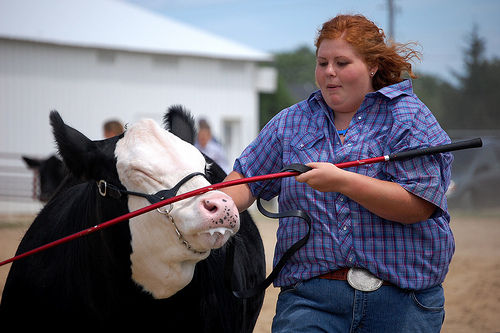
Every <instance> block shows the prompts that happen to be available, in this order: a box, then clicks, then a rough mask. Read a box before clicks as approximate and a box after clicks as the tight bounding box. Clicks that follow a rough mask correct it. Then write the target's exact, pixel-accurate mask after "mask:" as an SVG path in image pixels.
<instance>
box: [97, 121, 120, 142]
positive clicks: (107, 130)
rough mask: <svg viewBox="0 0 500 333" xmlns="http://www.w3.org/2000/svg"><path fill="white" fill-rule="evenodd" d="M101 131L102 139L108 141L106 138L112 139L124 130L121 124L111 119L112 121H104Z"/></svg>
mask: <svg viewBox="0 0 500 333" xmlns="http://www.w3.org/2000/svg"><path fill="white" fill-rule="evenodd" d="M102 130H103V135H104V138H105V139H108V138H112V137H114V136H116V135H120V134H122V133H123V131H124V128H123V124H122V123H121V121H119V120H115V119H112V120H108V121H106V122H105V123H104V124H103V126H102Z"/></svg>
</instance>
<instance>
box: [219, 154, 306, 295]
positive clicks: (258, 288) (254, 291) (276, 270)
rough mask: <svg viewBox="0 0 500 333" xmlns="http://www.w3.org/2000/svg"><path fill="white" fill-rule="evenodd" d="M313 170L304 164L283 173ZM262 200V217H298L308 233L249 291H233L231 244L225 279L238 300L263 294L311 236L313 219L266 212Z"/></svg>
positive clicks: (300, 213) (259, 205)
mask: <svg viewBox="0 0 500 333" xmlns="http://www.w3.org/2000/svg"><path fill="white" fill-rule="evenodd" d="M309 170H311V168H310V167H308V166H306V165H303V164H290V165H287V166H285V167H284V168H283V169H282V170H281V172H284V171H296V172H299V173H303V172H307V171H309ZM260 200H261V198H260V196H259V197H258V198H257V208H258V209H259V211H260V212H261V213H262V215H264V216H266V217H269V218H273V219H277V218H281V217H298V218H301V219H303V220H305V221H306V223H307V227H308V229H307V233H306V235H305V236H304V237H302V238H301V239H299V240H298V241H297V242H295V243H294V244H293V245H292V246H291V247H290V248H289V249H288V250H287V251H286V252H285V253H284V254H283V256H282V257H281V259H280V260H279V261H278V263H277V264H276V266H275V267H274V268H273V270H272V272H271V273H270V274H269V276H268V277H267V278H266V279H265V280H264V281H262V282H261V283H259V284H257V285H256V286H255V287H253V288H251V289H247V290H240V291H233V289H232V279H231V275H232V272H233V265H234V242H231V243H230V244H229V245H228V248H227V250H226V264H225V269H224V279H225V281H226V286H228V287H229V290H231V291H232V292H233V295H235V296H236V297H238V298H250V297H253V296H256V295H258V294H260V293H263V292H264V291H265V290H266V289H267V287H269V285H270V284H271V283H272V282H273V281H274V279H275V278H276V277H277V276H278V274H279V272H280V271H281V270H282V269H283V267H284V266H285V264H286V262H287V261H288V259H290V257H292V256H293V255H294V254H295V252H297V251H298V250H299V249H300V248H301V247H302V246H304V245H305V244H306V243H307V241H308V239H309V235H310V234H311V219H310V217H309V216H308V215H307V214H306V213H304V212H303V211H301V210H291V211H286V212H283V213H272V212H270V211H268V210H266V209H265V208H264V207H263V206H262V203H261V201H260Z"/></svg>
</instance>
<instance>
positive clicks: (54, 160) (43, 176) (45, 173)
mask: <svg viewBox="0 0 500 333" xmlns="http://www.w3.org/2000/svg"><path fill="white" fill-rule="evenodd" d="M22 158H23V161H24V163H26V165H27V166H28V167H29V168H30V169H32V170H33V171H34V172H35V173H36V174H37V177H38V183H39V193H37V199H38V200H40V201H42V202H47V201H49V199H50V197H52V195H53V194H54V193H55V192H56V190H57V188H58V187H59V185H60V184H61V183H62V181H63V180H64V178H65V177H66V176H67V175H68V170H67V169H66V167H65V166H64V163H63V162H62V161H61V159H59V158H58V157H57V156H56V155H51V156H49V157H47V158H43V159H41V158H34V157H30V156H22Z"/></svg>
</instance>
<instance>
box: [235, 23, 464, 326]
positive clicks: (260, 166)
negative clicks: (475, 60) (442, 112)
mask: <svg viewBox="0 0 500 333" xmlns="http://www.w3.org/2000/svg"><path fill="white" fill-rule="evenodd" d="M316 57H317V64H316V73H315V75H316V81H317V84H318V86H319V88H320V89H319V90H318V91H316V92H314V93H313V94H312V95H311V96H310V97H309V98H308V99H307V100H304V101H302V102H299V103H297V104H295V105H293V106H291V107H289V108H287V109H285V110H283V111H282V112H280V113H279V114H278V115H276V116H275V117H274V118H273V119H272V120H271V121H270V122H269V123H268V124H267V125H266V126H265V127H264V129H263V130H262V131H261V133H260V134H259V136H258V137H257V138H256V139H255V140H254V141H253V142H252V143H251V144H250V145H249V146H248V147H247V148H246V149H245V150H244V152H243V153H242V155H241V156H240V157H239V158H238V159H237V160H236V162H235V165H234V171H232V172H231V173H230V174H229V175H228V177H227V180H232V179H237V178H241V177H250V176H254V175H260V174H268V173H274V172H278V171H279V170H280V169H281V168H282V167H283V166H285V165H288V164H291V163H302V164H307V165H308V166H310V167H312V168H313V169H312V170H311V171H308V172H305V173H303V174H301V175H299V176H297V177H295V179H294V178H286V179H281V180H274V181H272V182H271V183H268V184H265V183H262V184H261V183H255V184H250V185H240V186H237V187H232V188H227V189H226V193H228V194H229V195H230V196H232V197H233V199H234V201H235V202H236V204H237V205H238V208H239V209H240V210H244V209H246V208H248V207H249V206H250V205H251V204H252V203H253V202H254V200H255V197H257V196H259V195H260V196H262V197H263V198H264V199H270V198H272V197H274V196H276V195H279V208H280V211H286V210H291V209H301V210H303V211H306V212H307V213H308V214H309V216H310V217H311V219H312V221H313V226H312V231H311V236H310V238H309V241H308V242H307V244H306V245H305V246H304V247H302V248H301V249H300V250H299V251H298V252H297V253H295V255H294V256H293V257H292V258H291V259H290V260H289V261H288V263H287V265H286V266H285V267H284V268H283V270H282V271H281V272H280V274H279V276H278V277H277V279H276V280H275V281H274V285H275V286H277V287H281V293H280V295H279V297H278V302H277V305H276V315H275V317H274V320H273V332H292V331H301V332H315V331H322V332H349V331H352V332H358V331H367V332H439V331H440V328H441V325H442V322H443V320H444V307H443V305H444V293H443V289H442V287H441V283H442V282H443V280H444V278H445V275H446V273H447V271H448V265H449V263H450V260H451V257H452V254H453V251H454V240H453V235H452V233H451V230H450V228H449V220H450V216H449V214H448V212H447V204H446V197H445V192H446V189H447V187H448V184H449V180H450V167H451V161H452V156H451V154H449V153H448V154H439V155H432V156H424V157H419V158H415V159H412V160H407V161H399V162H387V163H378V164H371V165H364V166H358V167H352V168H349V169H339V168H337V167H336V166H335V165H334V164H336V163H340V162H345V161H351V160H358V159H363V158H368V157H375V156H381V155H388V154H390V153H395V152H399V151H405V150H409V149H415V148H424V147H429V146H436V145H441V144H446V143H449V142H450V141H449V137H448V136H447V135H446V133H445V132H444V131H443V130H442V129H441V127H440V126H439V124H438V122H437V121H436V119H435V118H434V116H433V115H432V113H431V112H430V111H429V109H428V108H427V107H426V106H425V105H424V104H423V103H422V102H421V101H420V100H419V99H418V98H417V97H416V96H415V95H414V94H413V91H412V86H411V81H410V80H404V79H403V75H404V74H408V75H409V76H410V77H412V78H414V77H415V76H414V74H413V72H412V69H411V64H410V63H409V61H410V60H411V59H412V58H414V57H418V54H417V53H416V52H415V51H414V50H412V49H411V48H410V47H409V46H408V45H398V44H391V43H386V42H385V36H384V33H383V31H382V30H381V29H379V28H378V27H377V26H376V25H375V24H374V23H373V22H371V21H369V20H368V19H366V18H365V17H364V16H361V15H339V16H337V17H335V18H333V19H332V20H330V21H328V22H326V23H324V24H323V26H322V28H321V29H320V30H319V33H318V37H317V40H316ZM306 229H307V226H306V225H305V224H304V223H303V222H302V221H301V220H300V219H296V218H283V219H281V220H280V223H279V228H278V232H277V244H276V249H275V259H274V261H275V263H276V262H277V260H279V258H280V257H281V255H282V254H283V253H284V252H285V251H286V250H287V249H288V248H289V247H290V246H291V245H292V244H293V243H294V242H296V241H297V240H298V239H300V238H301V237H302V236H303V235H304V234H305V233H306V231H307V230H306ZM350 268H355V269H351V270H350ZM346 280H347V281H346Z"/></svg>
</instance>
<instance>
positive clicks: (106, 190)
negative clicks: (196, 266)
mask: <svg viewBox="0 0 500 333" xmlns="http://www.w3.org/2000/svg"><path fill="white" fill-rule="evenodd" d="M196 176H203V177H204V178H205V179H207V180H208V178H207V176H206V175H205V174H204V173H201V172H193V173H190V174H189V175H187V176H186V177H184V178H182V179H181V180H180V181H179V182H178V183H177V184H176V185H175V186H174V187H172V188H170V189H165V190H161V191H158V192H156V193H154V194H146V193H142V192H134V191H128V190H122V189H121V188H119V187H118V186H115V185H113V184H110V183H108V182H106V181H105V180H103V179H101V180H99V181H98V182H97V188H98V190H99V194H100V195H101V196H103V197H106V196H110V197H112V198H114V199H119V198H121V196H122V194H127V195H135V196H138V197H143V198H146V199H147V200H148V201H149V203H151V204H155V203H158V202H160V201H163V200H165V199H170V198H173V197H175V196H176V195H177V192H178V191H179V188H180V187H181V186H182V185H184V183H186V182H188V181H189V180H191V178H193V177H196ZM172 209H173V204H169V206H168V208H166V209H164V210H160V208H156V210H157V211H158V213H160V214H163V215H165V216H166V217H167V218H168V220H169V221H170V222H171V223H172V225H173V226H174V229H175V233H176V234H177V238H178V239H179V240H180V241H181V242H182V244H184V246H185V247H186V248H187V249H188V250H189V251H191V252H193V253H195V254H205V253H206V252H207V251H205V252H202V251H197V250H195V249H194V248H193V247H192V246H191V244H189V242H188V241H187V240H186V239H185V238H184V236H183V235H182V233H181V232H180V230H179V228H177V225H176V224H175V221H174V218H173V217H172V215H170V213H171V212H172Z"/></svg>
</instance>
